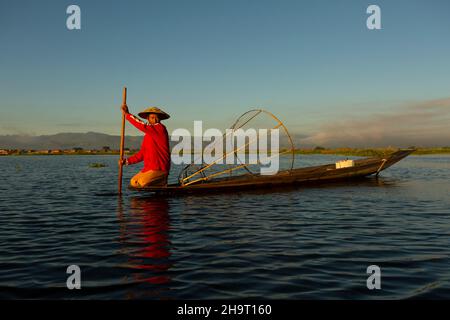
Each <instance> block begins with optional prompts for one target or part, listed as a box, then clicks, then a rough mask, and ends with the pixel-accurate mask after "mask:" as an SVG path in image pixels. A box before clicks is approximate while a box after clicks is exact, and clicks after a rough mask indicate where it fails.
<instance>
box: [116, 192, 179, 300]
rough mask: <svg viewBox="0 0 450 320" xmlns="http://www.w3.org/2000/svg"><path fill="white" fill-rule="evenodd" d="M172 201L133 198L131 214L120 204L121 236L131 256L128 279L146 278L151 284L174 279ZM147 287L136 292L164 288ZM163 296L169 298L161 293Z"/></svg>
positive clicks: (122, 242)
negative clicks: (171, 229)
mask: <svg viewBox="0 0 450 320" xmlns="http://www.w3.org/2000/svg"><path fill="white" fill-rule="evenodd" d="M169 210H170V206H169V202H168V201H167V199H164V198H161V199H157V198H145V197H142V198H141V197H132V198H131V199H130V205H129V210H127V212H126V213H127V216H126V218H125V217H124V215H125V212H124V208H123V207H122V202H119V206H118V218H119V223H120V238H119V241H120V243H121V245H122V248H121V249H122V250H121V252H123V253H124V254H125V257H126V258H127V264H126V265H127V267H128V270H125V269H124V270H125V272H129V274H127V276H125V277H123V279H124V281H129V279H133V281H138V282H140V281H145V282H149V283H151V284H164V283H169V282H170V281H171V278H170V276H169V274H168V273H167V271H168V270H169V269H170V268H171V267H172V262H171V261H170V256H171V243H170V239H169V231H170V216H169ZM152 288H154V287H150V288H149V287H146V288H145V290H144V291H143V292H140V291H139V289H138V290H135V289H133V293H132V294H133V295H136V294H138V295H139V294H142V295H149V294H150V295H157V296H160V295H161V294H163V292H162V291H161V288H158V289H157V290H152ZM160 298H165V297H163V296H160Z"/></svg>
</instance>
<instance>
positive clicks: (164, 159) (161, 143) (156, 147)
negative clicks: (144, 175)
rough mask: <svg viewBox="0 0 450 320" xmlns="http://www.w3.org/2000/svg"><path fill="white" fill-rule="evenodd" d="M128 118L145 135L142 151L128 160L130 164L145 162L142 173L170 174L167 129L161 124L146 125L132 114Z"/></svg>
mask: <svg viewBox="0 0 450 320" xmlns="http://www.w3.org/2000/svg"><path fill="white" fill-rule="evenodd" d="M126 117H127V120H128V121H129V122H130V123H131V124H132V125H133V126H135V127H136V128H138V129H139V130H141V131H142V132H144V133H145V136H144V140H143V141H142V146H141V150H139V152H138V153H136V154H135V155H133V156H131V157H129V158H128V159H127V160H128V164H134V163H138V162H141V161H142V160H143V161H144V168H143V169H142V170H141V172H146V171H149V170H160V171H165V172H167V174H168V173H169V171H170V147H169V134H168V133H167V129H166V127H165V126H164V125H163V124H161V123H157V124H154V125H151V124H146V123H145V122H143V121H142V120H140V119H138V118H137V117H136V116H134V115H132V114H130V113H128V114H127V116H126Z"/></svg>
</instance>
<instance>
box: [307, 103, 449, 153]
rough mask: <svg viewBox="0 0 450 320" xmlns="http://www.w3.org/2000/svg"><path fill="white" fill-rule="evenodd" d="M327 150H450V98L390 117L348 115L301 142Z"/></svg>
mask: <svg viewBox="0 0 450 320" xmlns="http://www.w3.org/2000/svg"><path fill="white" fill-rule="evenodd" d="M301 144H302V145H320V146H326V147H345V146H349V147H385V146H398V147H406V146H412V145H414V146H449V145H450V98H445V99H437V100H428V101H420V102H410V103H406V104H403V105H400V106H398V107H397V108H396V109H395V110H393V111H391V112H389V113H383V114H372V115H369V116H368V117H365V118H362V117H355V116H354V115H346V116H345V117H343V118H342V119H339V120H336V121H334V122H332V123H327V124H325V125H323V126H322V127H321V128H320V129H319V131H318V132H315V133H313V134H311V135H310V136H309V137H308V138H305V139H302V140H301Z"/></svg>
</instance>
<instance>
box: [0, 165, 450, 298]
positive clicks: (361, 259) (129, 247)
mask: <svg viewBox="0 0 450 320" xmlns="http://www.w3.org/2000/svg"><path fill="white" fill-rule="evenodd" d="M341 158H342V157H335V156H301V157H300V158H298V159H297V162H296V166H306V165H312V164H325V163H332V162H334V161H336V160H337V159H341ZM117 159H118V157H117V156H30V157H27V156H22V157H19V156H18V157H0V176H1V181H2V183H1V184H0V298H1V299H16V298H25V299H28V298H33V299H34V298H38V299H60V298H62V299H78V298H83V299H85V298H88V299H91V298H96V299H134V298H136V299H216V298H225V299H228V298H236V299H240V298H266V299H381V298H383V299H406V298H432V299H434V298H446V299H448V298H450V196H449V195H450V157H449V156H409V157H408V158H406V159H404V160H402V161H401V162H399V163H397V164H396V165H394V166H393V167H391V168H389V169H387V170H386V171H383V173H382V174H381V177H380V178H379V179H378V180H376V179H366V180H363V181H358V182H354V183H340V184H335V185H330V186H316V187H312V188H294V189H287V190H278V191H275V192H267V191H265V192H239V193H236V194H223V195H221V194H215V195H208V196H186V197H178V198H166V199H164V198H156V197H151V196H145V195H143V194H140V193H133V192H131V191H129V190H127V189H125V194H124V195H123V197H122V198H121V199H119V198H118V197H117V196H102V195H101V194H104V193H105V192H109V191H111V192H113V191H115V190H116V185H117V164H116V163H117ZM94 162H100V163H104V164H107V167H104V168H90V167H89V164H90V163H94ZM138 168H139V167H137V166H133V167H132V166H130V167H125V168H124V186H125V184H126V183H127V182H128V180H129V178H131V176H132V175H133V174H134V173H135V172H136V171H137V170H138ZM173 171H174V174H173V176H177V175H178V171H179V168H177V167H174V168H173ZM74 264H75V265H78V266H79V267H80V268H81V286H82V289H81V290H69V289H67V287H66V280H67V277H68V276H69V275H68V274H67V273H66V269H67V267H68V266H69V265H74ZM370 265H378V266H379V267H380V268H381V289H380V290H369V289H368V288H367V286H366V280H367V278H368V276H369V275H368V274H367V273H366V270H367V267H368V266H370Z"/></svg>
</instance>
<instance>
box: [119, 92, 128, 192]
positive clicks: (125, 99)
mask: <svg viewBox="0 0 450 320" xmlns="http://www.w3.org/2000/svg"><path fill="white" fill-rule="evenodd" d="M126 104H127V87H123V95H122V106H123V105H126ZM124 144H125V112H123V111H122V135H121V137H120V165H119V195H120V194H122V171H123V170H122V169H123V164H122V161H123V147H124Z"/></svg>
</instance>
